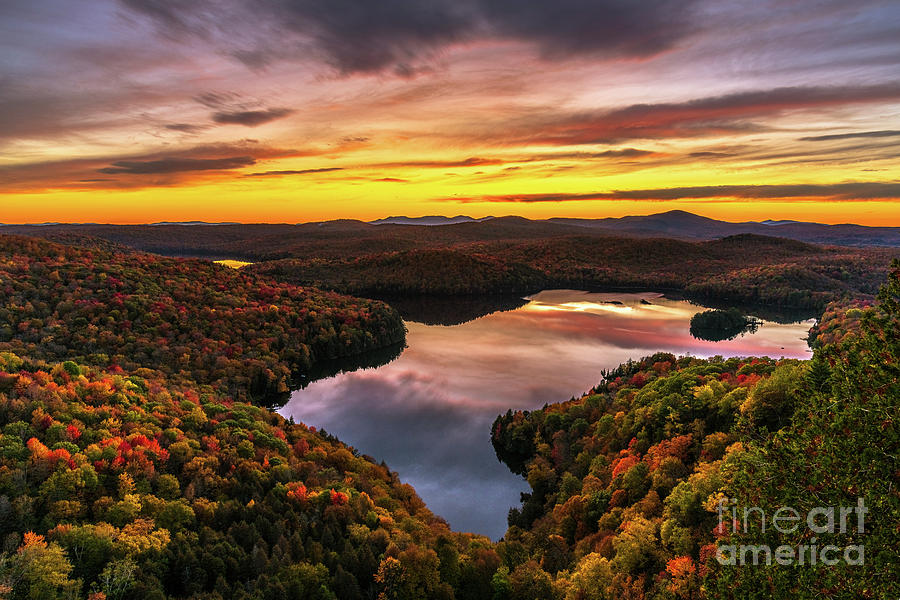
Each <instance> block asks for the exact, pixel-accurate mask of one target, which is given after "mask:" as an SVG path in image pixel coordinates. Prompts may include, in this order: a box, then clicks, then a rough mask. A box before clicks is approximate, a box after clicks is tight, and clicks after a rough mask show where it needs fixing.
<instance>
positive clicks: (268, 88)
mask: <svg viewBox="0 0 900 600" xmlns="http://www.w3.org/2000/svg"><path fill="white" fill-rule="evenodd" d="M204 1H205V0H204ZM204 1H198V2H197V3H196V6H194V7H193V8H192V7H190V6H187V5H185V4H184V3H178V2H174V1H173V2H169V1H168V0H159V1H156V2H149V1H144V0H122V1H117V0H86V1H85V2H84V3H83V4H82V3H79V4H78V5H77V7H76V6H75V5H73V4H71V3H67V2H62V0H46V2H43V3H37V4H31V3H12V5H8V6H3V7H2V8H0V16H2V19H0V49H2V51H3V55H4V57H7V59H6V60H5V61H4V64H3V65H2V66H0V81H2V82H3V87H2V89H0V222H5V223H23V222H47V221H59V222H111V223H139V222H155V221H185V220H205V221H242V222H302V221H317V220H326V219H333V218H358V219H366V220H369V219H375V218H379V217H384V216H387V215H401V214H403V215H408V216H421V215H431V214H443V215H457V214H467V215H470V216H473V217H481V216H486V215H506V214H519V215H523V216H527V217H535V218H545V217H551V216H579V217H604V216H622V215H628V214H649V213H654V212H662V211H666V210H671V209H682V210H688V211H691V212H695V213H698V214H702V215H706V216H710V217H714V218H719V219H724V220H729V221H743V220H763V219H795V220H804V221H816V222H823V223H842V222H855V223H861V224H867V225H893V226H900V152H898V149H900V78H898V76H897V74H898V73H900V68H898V67H900V65H898V60H897V57H898V56H900V41H898V40H900V34H898V35H893V33H897V31H896V30H897V23H898V22H900V9H898V7H897V6H896V4H894V3H891V2H876V1H866V2H862V3H854V5H853V6H848V5H847V3H838V2H833V3H830V2H826V3H824V5H818V4H817V5H816V8H817V10H816V11H803V10H801V8H802V5H803V4H804V3H803V2H800V3H792V4H791V6H785V5H784V3H778V2H774V1H773V2H771V3H766V2H761V3H751V4H752V6H750V5H748V3H737V2H735V3H728V2H711V1H707V2H703V1H700V0H691V1H687V2H684V3H683V4H679V6H678V7H677V10H676V9H673V8H672V7H671V6H669V5H667V4H666V3H663V2H660V3H652V2H651V3H646V4H642V3H635V5H633V6H631V5H629V7H628V8H626V9H621V10H619V9H615V10H613V3H611V2H607V1H605V0H604V1H598V2H597V3H595V4H592V5H585V4H584V3H579V2H574V0H571V1H570V0H566V1H564V2H561V3H560V4H559V5H558V6H555V8H554V10H555V12H554V13H553V18H552V19H550V18H549V16H548V15H547V14H545V12H546V11H547V10H549V9H548V8H547V6H549V4H547V5H545V4H542V3H525V4H522V5H521V6H520V8H519V9H518V12H516V13H515V14H513V13H509V12H505V11H504V6H505V5H504V4H503V2H501V1H499V0H473V1H472V3H471V4H459V3H450V2H449V0H448V1H447V2H444V0H435V2H434V3H432V4H429V5H428V6H427V8H423V6H424V5H420V4H418V3H416V2H413V1H412V0H404V1H398V2H396V3H389V4H384V5H380V4H373V3H366V2H355V1H349V4H350V5H353V6H355V7H356V9H358V14H356V16H355V17H352V18H351V16H348V14H347V12H346V11H344V12H329V10H331V9H329V8H327V7H324V8H323V7H319V8H317V9H315V10H314V9H312V8H310V7H309V6H306V5H303V4H302V3H299V4H297V5H296V6H294V5H291V7H282V8H280V9H278V10H279V11H281V12H273V13H272V14H268V13H267V11H275V10H276V9H275V8H272V7H268V5H267V4H266V5H264V6H263V7H262V8H260V7H259V6H256V5H251V4H248V3H247V2H245V1H244V0H222V1H221V2H219V3H216V5H215V8H216V10H215V11H207V10H204V7H205V4H204ZM820 4H821V3H820ZM304 6H306V8H303V7H304ZM460 6H463V7H467V8H466V9H465V10H463V8H459V7H460ZM617 6H618V5H617ZM823 6H824V8H823ZM54 7H55V8H54ZM266 7H268V8H266ZM344 8H346V7H344ZM620 8H621V7H620ZM672 10H676V12H675V13H672V12H671V11H672ZM248 11H251V12H252V16H253V18H252V19H251V18H249V16H248V15H250V14H251V12H248ZM304 11H306V12H304ZM360 17H362V18H360ZM826 39H827V43H826V42H825V41H823V40H826Z"/></svg>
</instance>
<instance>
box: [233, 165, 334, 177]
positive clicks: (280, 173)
mask: <svg viewBox="0 0 900 600" xmlns="http://www.w3.org/2000/svg"><path fill="white" fill-rule="evenodd" d="M343 170H344V169H343V168H342V167H322V168H320V169H301V170H299V171H294V170H287V171H261V172H259V173H247V174H246V175H244V177H283V176H288V175H312V174H314V173H331V172H333V171H343Z"/></svg>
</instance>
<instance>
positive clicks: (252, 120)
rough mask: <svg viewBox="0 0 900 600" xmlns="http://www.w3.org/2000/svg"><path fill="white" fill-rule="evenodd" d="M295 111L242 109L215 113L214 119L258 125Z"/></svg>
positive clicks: (286, 109)
mask: <svg viewBox="0 0 900 600" xmlns="http://www.w3.org/2000/svg"><path fill="white" fill-rule="evenodd" d="M293 112H294V111H293V110H292V109H290V108H269V109H266V110H241V111H236V112H216V113H213V117H212V118H213V121H215V122H216V123H222V124H226V125H245V126H247V127H257V126H259V125H262V124H264V123H269V122H271V121H276V120H278V119H283V118H284V117H286V116H288V115H290V114H292V113H293Z"/></svg>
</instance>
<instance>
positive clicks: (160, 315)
mask: <svg viewBox="0 0 900 600" xmlns="http://www.w3.org/2000/svg"><path fill="white" fill-rule="evenodd" d="M0 290H2V294H3V295H2V299H0V350H9V351H13V352H16V353H22V354H24V355H27V356H29V357H31V358H34V359H44V360H56V361H63V360H75V361H78V362H82V363H88V364H93V365H97V366H99V367H102V368H104V369H111V370H113V371H114V370H116V369H125V370H133V369H137V368H147V369H154V370H158V371H160V372H162V373H163V374H165V375H167V376H180V377H183V378H184V379H186V380H189V381H192V382H197V383H200V384H212V385H214V386H215V387H216V388H217V389H219V390H222V391H224V392H226V393H228V394H230V395H233V396H235V397H237V398H248V399H256V400H262V399H267V398H272V397H273V396H276V395H278V394H283V393H285V392H287V391H288V390H289V388H290V387H291V386H296V385H298V384H299V383H300V381H301V380H300V376H301V375H303V374H304V373H306V372H307V371H308V370H309V369H310V368H311V367H312V365H313V364H314V363H316V362H317V361H322V360H327V359H334V358H337V357H343V356H350V355H354V354H359V353H362V352H366V351H368V350H373V349H376V348H383V347H385V346H389V345H391V344H397V343H402V342H403V339H404V335H405V330H404V326H403V323H402V321H401V320H400V317H399V315H398V314H397V313H396V312H395V311H394V310H393V309H391V308H390V307H388V306H387V305H385V304H383V303H381V302H376V301H370V300H360V299H354V298H348V297H346V296H340V295H338V294H335V293H332V292H321V291H318V290H315V289H309V288H302V287H298V286H295V285H290V284H285V283H277V282H274V281H271V280H269V279H265V278H263V277H259V276H256V275H253V274H251V273H245V272H238V271H235V270H233V269H228V268H225V267H221V266H219V265H214V264H211V263H209V262H205V261H199V260H177V259H171V258H162V257H159V256H154V255H150V254H143V253H135V252H118V251H115V250H114V249H108V248H104V247H100V248H97V247H94V248H90V249H84V248H79V247H73V246H63V245H59V244H54V243H50V242H47V241H44V240H39V239H35V238H28V237H19V236H6V235H0Z"/></svg>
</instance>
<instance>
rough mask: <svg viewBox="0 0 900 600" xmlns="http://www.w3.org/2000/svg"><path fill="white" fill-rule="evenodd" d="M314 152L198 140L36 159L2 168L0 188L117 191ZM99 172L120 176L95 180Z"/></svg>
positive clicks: (207, 176) (227, 172)
mask: <svg viewBox="0 0 900 600" xmlns="http://www.w3.org/2000/svg"><path fill="white" fill-rule="evenodd" d="M314 154H315V152H312V151H301V150H293V149H285V148H277V147H273V146H267V145H265V144H259V143H256V142H254V141H252V140H241V141H238V142H233V143H221V144H202V145H197V146H193V147H189V148H184V149H182V150H177V151H176V150H173V151H170V152H149V153H145V154H130V155H121V154H120V155H118V156H107V157H99V158H76V159H70V160H56V161H39V162H33V163H27V164H20V165H6V166H0V191H19V190H31V191H33V190H35V189H63V188H89V189H121V188H140V187H148V186H170V185H174V184H180V183H188V182H191V181H194V180H197V179H204V180H205V179H210V178H221V177H223V176H227V177H229V178H233V177H234V175H233V174H231V171H233V170H234V169H240V168H243V167H248V166H251V165H254V164H256V163H257V162H258V161H260V160H269V159H278V158H289V157H300V156H310V155H314ZM98 172H100V173H103V174H105V175H114V176H118V177H103V178H98V177H96V174H97V173H98Z"/></svg>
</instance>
